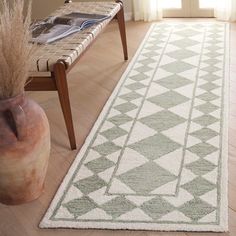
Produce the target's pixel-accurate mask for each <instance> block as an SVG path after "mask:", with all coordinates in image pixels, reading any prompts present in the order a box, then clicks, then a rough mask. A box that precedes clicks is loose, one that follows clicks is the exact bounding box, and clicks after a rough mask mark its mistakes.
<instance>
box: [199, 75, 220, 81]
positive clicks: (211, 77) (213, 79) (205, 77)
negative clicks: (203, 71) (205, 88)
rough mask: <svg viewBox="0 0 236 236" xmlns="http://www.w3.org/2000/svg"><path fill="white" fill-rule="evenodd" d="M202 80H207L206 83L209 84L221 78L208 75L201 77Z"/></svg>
mask: <svg viewBox="0 0 236 236" xmlns="http://www.w3.org/2000/svg"><path fill="white" fill-rule="evenodd" d="M200 78H201V79H204V80H206V81H209V82H211V81H215V80H218V79H220V77H219V76H217V75H214V74H207V75H204V76H202V77H200Z"/></svg>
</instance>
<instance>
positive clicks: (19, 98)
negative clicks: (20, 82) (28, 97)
mask: <svg viewBox="0 0 236 236" xmlns="http://www.w3.org/2000/svg"><path fill="white" fill-rule="evenodd" d="M24 101H25V93H24V92H22V93H20V94H18V95H16V96H13V97H9V98H6V99H5V98H4V99H1V100H0V111H5V110H8V109H10V108H12V107H15V106H17V105H23V104H24Z"/></svg>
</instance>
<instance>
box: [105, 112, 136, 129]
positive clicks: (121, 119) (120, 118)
mask: <svg viewBox="0 0 236 236" xmlns="http://www.w3.org/2000/svg"><path fill="white" fill-rule="evenodd" d="M131 120H133V119H132V118H131V117H129V116H127V115H126V114H121V115H117V116H113V117H112V118H110V119H108V121H110V122H111V123H113V124H114V125H117V126H119V125H122V124H125V123H127V122H129V121H131Z"/></svg>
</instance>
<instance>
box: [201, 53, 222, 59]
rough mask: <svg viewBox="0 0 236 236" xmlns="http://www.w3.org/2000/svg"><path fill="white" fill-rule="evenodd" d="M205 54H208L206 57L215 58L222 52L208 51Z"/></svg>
mask: <svg viewBox="0 0 236 236" xmlns="http://www.w3.org/2000/svg"><path fill="white" fill-rule="evenodd" d="M205 55H206V56H208V57H211V58H216V57H219V56H222V53H218V52H209V53H206V54H205Z"/></svg>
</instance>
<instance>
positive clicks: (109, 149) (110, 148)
mask: <svg viewBox="0 0 236 236" xmlns="http://www.w3.org/2000/svg"><path fill="white" fill-rule="evenodd" d="M93 149H94V150H95V151H97V152H98V153H99V154H101V155H102V156H107V155H109V154H111V153H113V152H116V151H118V150H120V147H118V146H117V145H115V144H114V143H112V142H106V143H103V144H100V145H98V146H95V147H93Z"/></svg>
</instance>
